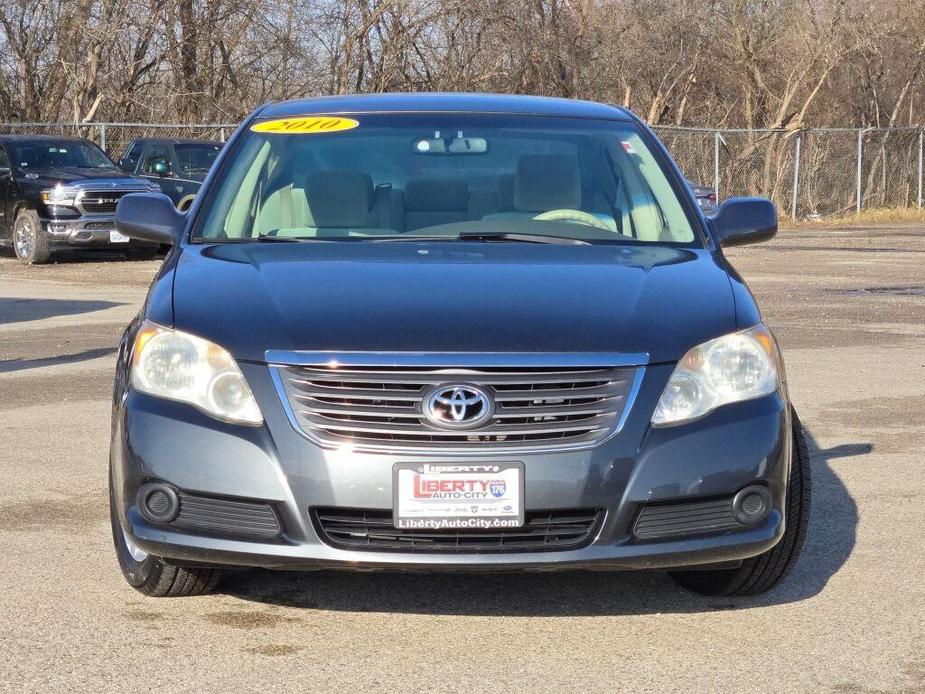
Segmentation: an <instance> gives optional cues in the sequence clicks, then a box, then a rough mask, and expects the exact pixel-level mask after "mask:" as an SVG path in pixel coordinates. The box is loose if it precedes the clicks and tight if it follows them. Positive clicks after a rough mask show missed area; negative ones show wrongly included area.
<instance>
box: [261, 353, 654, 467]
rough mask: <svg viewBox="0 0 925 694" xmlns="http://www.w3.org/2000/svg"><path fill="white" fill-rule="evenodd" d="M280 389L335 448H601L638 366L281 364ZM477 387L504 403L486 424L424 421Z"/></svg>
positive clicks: (301, 423) (300, 421) (305, 424)
mask: <svg viewBox="0 0 925 694" xmlns="http://www.w3.org/2000/svg"><path fill="white" fill-rule="evenodd" d="M273 368H276V369H278V375H279V379H278V383H279V384H280V385H281V387H282V390H283V391H284V392H283V393H282V394H281V395H282V397H284V398H285V399H286V400H287V401H288V404H289V406H290V408H291V417H292V418H293V420H294V421H293V424H294V425H296V426H297V428H299V429H301V430H302V431H303V432H304V433H305V434H306V435H308V436H309V437H310V438H312V439H314V440H316V441H317V442H319V443H321V444H325V445H332V446H334V445H341V444H353V445H354V446H356V447H358V448H362V447H366V448H370V449H377V450H382V449H387V450H396V449H403V450H423V449H440V450H448V449H453V448H456V449H460V450H467V451H469V450H472V449H473V447H478V448H490V449H492V450H495V449H501V450H509V449H525V448H531V447H536V448H542V449H543V450H550V449H554V448H556V447H560V446H561V447H575V446H581V445H593V444H596V443H598V442H600V441H601V440H603V439H604V438H605V437H607V436H608V435H609V434H610V433H611V432H613V431H614V430H615V428H616V427H617V425H618V423H619V422H620V420H621V415H622V414H623V412H624V409H625V408H626V406H627V399H628V398H629V395H630V392H631V390H632V386H633V382H634V378H635V377H636V373H637V369H635V368H584V367H575V368H528V369H523V368H480V369H455V368H454V369H430V368H420V367H394V368H387V369H384V368H381V367H362V366H349V367H343V366H342V367H337V366H281V367H273ZM457 383H466V384H473V385H475V386H477V387H479V388H480V389H481V390H483V391H484V392H485V393H486V394H487V395H488V397H490V398H491V399H492V400H493V401H494V412H493V414H492V416H491V418H490V419H488V420H487V421H485V422H484V423H483V424H482V425H481V426H479V427H477V428H474V429H467V430H458V429H457V430H448V429H446V428H443V427H440V426H437V425H435V424H433V423H431V422H430V421H428V419H427V418H426V417H425V416H424V407H425V402H426V400H427V398H428V396H429V394H431V393H433V392H434V391H435V389H438V388H440V387H441V386H445V385H447V384H451V385H452V384H457Z"/></svg>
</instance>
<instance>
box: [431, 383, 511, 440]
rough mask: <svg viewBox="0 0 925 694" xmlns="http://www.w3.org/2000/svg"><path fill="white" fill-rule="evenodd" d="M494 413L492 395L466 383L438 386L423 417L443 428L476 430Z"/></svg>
mask: <svg viewBox="0 0 925 694" xmlns="http://www.w3.org/2000/svg"><path fill="white" fill-rule="evenodd" d="M494 413H495V407H494V402H493V401H492V399H491V396H490V395H489V394H488V393H486V392H485V391H484V390H482V389H481V388H479V387H478V386H473V385H470V384H467V383H463V384H453V385H442V386H439V387H437V388H435V389H434V390H433V391H432V392H431V393H430V395H428V396H427V398H426V399H425V401H424V417H425V418H426V419H427V421H428V422H430V423H431V424H433V425H434V426H437V427H440V428H441V429H475V428H476V427H480V426H482V425H483V424H485V423H486V422H487V421H488V420H490V419H491V417H492V415H493V414H494Z"/></svg>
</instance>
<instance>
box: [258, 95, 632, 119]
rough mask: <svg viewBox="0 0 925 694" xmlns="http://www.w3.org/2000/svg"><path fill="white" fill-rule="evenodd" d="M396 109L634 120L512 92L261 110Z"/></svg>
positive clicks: (344, 100) (328, 100) (347, 100)
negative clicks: (512, 93)
mask: <svg viewBox="0 0 925 694" xmlns="http://www.w3.org/2000/svg"><path fill="white" fill-rule="evenodd" d="M394 112H409V113H414V112H466V113H516V114H524V115H539V116H560V117H569V118H598V119H602V118H603V119H609V120H623V121H625V120H631V118H632V116H631V115H630V113H629V111H627V110H626V109H624V108H622V107H620V106H611V105H609V104H599V103H595V102H593V101H581V100H578V99H560V98H554V97H546V96H519V95H511V94H460V93H446V94H442V93H431V92H427V93H415V94H349V95H345V96H323V97H318V98H314V99H297V100H292V101H282V102H273V103H269V104H266V105H264V106H263V107H262V108H261V109H259V111H258V112H257V117H259V118H286V117H289V116H302V115H308V114H315V113H325V114H327V113H394Z"/></svg>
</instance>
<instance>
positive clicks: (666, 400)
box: [652, 324, 780, 426]
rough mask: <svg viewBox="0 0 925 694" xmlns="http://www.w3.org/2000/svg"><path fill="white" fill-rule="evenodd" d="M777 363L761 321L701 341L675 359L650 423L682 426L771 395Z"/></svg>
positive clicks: (771, 338)
mask: <svg viewBox="0 0 925 694" xmlns="http://www.w3.org/2000/svg"><path fill="white" fill-rule="evenodd" d="M779 365H780V361H779V357H778V354H777V347H776V345H775V343H774V337H773V336H772V335H771V333H770V331H769V330H768V329H767V328H766V327H764V326H763V325H760V324H759V325H756V326H755V327H753V328H749V329H748V330H743V331H741V332H737V333H732V334H731V335H724V336H723V337H718V338H716V339H715V340H710V341H709V342H704V343H703V344H702V345H698V346H696V347H694V348H693V349H692V350H690V351H689V352H688V353H687V354H685V355H684V358H683V359H681V361H679V362H678V365H677V366H676V367H675V370H674V373H672V374H671V378H670V379H669V380H668V385H666V386H665V390H664V391H663V392H662V397H661V399H660V400H659V401H658V406H657V407H656V408H655V414H653V415H652V424H653V425H654V426H671V425H674V424H682V423H684V422H689V421H691V420H693V419H697V418H699V417H703V416H704V415H706V414H708V413H710V412H712V411H713V410H715V409H716V408H717V407H720V406H721V405H728V404H729V403H733V402H741V401H743V400H751V399H753V398H760V397H761V396H763V395H768V394H770V393H773V392H774V391H775V390H777V387H778V385H779V382H780V380H779V371H780V369H779Z"/></svg>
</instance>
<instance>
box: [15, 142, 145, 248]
mask: <svg viewBox="0 0 925 694" xmlns="http://www.w3.org/2000/svg"><path fill="white" fill-rule="evenodd" d="M157 190H158V188H157V187H156V186H155V185H153V184H152V183H151V182H149V181H146V180H144V179H141V178H136V177H134V176H129V175H127V174H126V173H124V172H122V171H120V170H119V167H117V166H116V165H115V164H114V163H113V161H112V160H111V159H110V158H109V157H108V156H106V154H105V153H104V152H103V151H102V150H101V149H100V148H99V147H97V146H96V145H95V144H93V143H92V142H90V141H88V140H83V139H80V138H73V137H56V136H45V135H0V245H12V246H13V250H14V252H15V253H16V257H17V258H19V260H20V261H22V262H23V263H26V264H29V265H32V264H38V263H44V262H47V261H48V259H49V257H50V256H51V253H52V252H53V251H54V250H55V249H59V248H109V249H114V250H120V251H124V252H125V253H126V254H128V255H129V256H132V257H138V258H151V257H153V256H154V255H155V253H157V250H158V247H157V245H155V244H147V243H144V242H140V241H135V240H132V239H129V238H128V237H127V236H123V235H122V234H120V233H119V232H117V231H116V229H115V225H114V222H113V218H114V215H115V211H116V204H117V203H118V202H119V199H120V198H121V197H122V196H123V195H126V194H128V193H138V192H152V191H157Z"/></svg>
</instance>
